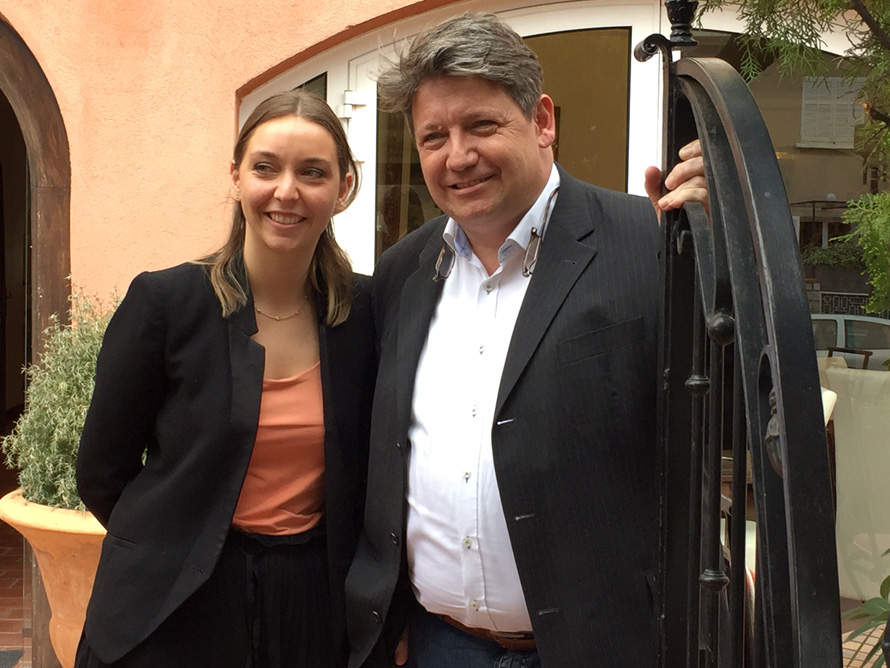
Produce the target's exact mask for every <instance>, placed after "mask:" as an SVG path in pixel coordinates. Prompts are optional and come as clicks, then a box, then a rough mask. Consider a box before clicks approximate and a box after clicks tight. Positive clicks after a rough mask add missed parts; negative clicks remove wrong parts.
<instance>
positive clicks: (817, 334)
mask: <svg viewBox="0 0 890 668" xmlns="http://www.w3.org/2000/svg"><path fill="white" fill-rule="evenodd" d="M813 338H814V339H816V350H827V349H828V347H829V346H836V345H837V322H835V321H834V320H813Z"/></svg>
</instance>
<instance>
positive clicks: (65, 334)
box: [2, 295, 113, 509]
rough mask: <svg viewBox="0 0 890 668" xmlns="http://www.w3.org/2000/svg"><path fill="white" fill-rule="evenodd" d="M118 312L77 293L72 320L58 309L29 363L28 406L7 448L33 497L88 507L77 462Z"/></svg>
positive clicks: (30, 498) (5, 444) (49, 502)
mask: <svg viewBox="0 0 890 668" xmlns="http://www.w3.org/2000/svg"><path fill="white" fill-rule="evenodd" d="M112 312H113V309H105V310H103V309H102V308H100V307H99V306H97V305H96V304H95V303H94V301H91V300H90V299H88V298H86V297H84V296H82V295H74V296H73V297H72V298H71V307H70V311H69V315H70V321H71V324H62V323H60V322H59V319H58V317H57V316H56V315H53V316H52V324H51V325H50V326H49V327H48V328H47V329H46V330H45V332H44V334H45V337H44V341H45V348H44V351H43V353H42V354H41V355H40V359H39V361H38V362H37V363H35V364H32V365H31V366H29V367H28V368H26V369H25V374H26V376H27V378H28V389H27V391H26V393H25V411H24V413H22V415H21V417H19V419H18V421H17V422H16V424H15V428H14V429H13V431H12V433H11V434H10V435H9V436H7V437H6V438H4V439H3V445H2V449H3V452H4V454H5V455H6V463H7V465H8V466H11V467H14V468H17V469H19V470H20V473H19V484H20V485H21V487H22V493H23V495H24V497H25V498H26V499H27V500H28V501H32V502H34V503H40V504H44V505H48V506H54V507H58V508H70V509H83V503H82V502H81V500H80V496H78V494H77V484H76V481H75V476H74V467H75V462H76V459H77V448H78V446H79V443H80V434H81V431H83V422H84V419H85V417H86V413H87V408H89V405H90V399H91V398H92V395H93V385H94V382H95V373H96V356H97V355H98V354H99V348H100V347H101V345H102V336H103V335H104V333H105V328H106V326H107V325H108V321H109V319H110V317H111V313H112Z"/></svg>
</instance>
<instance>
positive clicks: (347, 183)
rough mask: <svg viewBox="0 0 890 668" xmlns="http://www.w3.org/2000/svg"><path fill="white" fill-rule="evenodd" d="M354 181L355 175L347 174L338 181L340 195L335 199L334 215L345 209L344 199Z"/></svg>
mask: <svg viewBox="0 0 890 668" xmlns="http://www.w3.org/2000/svg"><path fill="white" fill-rule="evenodd" d="M354 181H355V174H352V173H351V172H350V173H348V174H347V175H346V176H345V177H344V178H342V179H340V193H339V196H338V197H337V204H336V205H335V206H334V213H340V212H341V211H343V210H344V209H345V208H346V199H347V198H348V197H349V193H350V192H351V191H352V184H353V182H354Z"/></svg>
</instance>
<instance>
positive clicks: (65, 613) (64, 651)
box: [0, 489, 105, 668]
mask: <svg viewBox="0 0 890 668" xmlns="http://www.w3.org/2000/svg"><path fill="white" fill-rule="evenodd" d="M0 519H2V520H3V521H4V522H6V523H7V524H9V525H10V526H12V527H13V528H14V529H15V530H16V531H18V532H19V533H20V534H22V535H23V536H24V537H25V538H26V539H27V540H28V542H29V543H30V544H31V549H33V550H34V555H35V556H36V557H37V564H38V566H39V567H40V574H41V576H42V577H43V585H44V587H45V589H46V597H47V599H48V600H49V607H50V610H51V612H52V615H51V617H50V624H49V635H50V640H51V641H52V644H53V649H54V650H55V652H56V656H57V657H58V659H59V662H60V663H61V664H62V666H63V668H73V666H74V655H75V652H76V650H77V643H78V641H79V640H80V633H81V630H82V629H83V621H84V617H85V616H86V609H87V603H88V602H89V600H90V592H91V591H92V589H93V580H94V579H95V577H96V566H97V565H98V563H99V553H100V551H101V548H102V538H103V537H104V536H105V529H104V528H103V527H102V525H101V524H99V522H98V521H97V520H96V518H95V517H93V516H92V515H91V514H90V513H88V512H82V511H79V510H65V509H63V508H50V507H48V506H42V505H40V504H37V503H30V502H28V501H26V500H25V499H24V497H23V496H22V490H21V489H17V490H15V491H13V492H10V493H9V494H7V495H6V496H4V497H3V498H2V499H0Z"/></svg>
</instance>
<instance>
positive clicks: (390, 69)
mask: <svg viewBox="0 0 890 668" xmlns="http://www.w3.org/2000/svg"><path fill="white" fill-rule="evenodd" d="M387 65H388V66H387V67H386V69H384V70H383V71H382V72H381V73H380V75H379V76H378V77H377V99H378V104H379V105H380V108H381V109H382V110H383V111H395V112H398V111H400V112H402V113H404V114H405V117H406V118H407V119H408V127H409V128H410V130H411V132H412V133H413V132H414V123H413V119H412V114H411V106H412V104H413V102H414V94H415V93H416V92H417V89H418V88H420V87H421V86H422V85H423V84H424V83H425V82H426V81H427V80H429V79H434V78H437V77H481V78H483V79H487V80H489V81H493V82H494V83H498V84H501V85H502V86H504V87H505V88H506V89H507V91H508V92H509V94H510V97H512V98H513V99H514V100H515V101H516V103H517V104H518V105H519V107H520V109H522V112H523V113H524V114H525V116H526V118H529V119H530V118H531V117H532V113H533V112H534V109H535V105H536V104H537V103H538V99H539V98H540V97H541V93H542V91H543V75H542V73H541V64H540V63H539V62H538V56H537V55H535V52H534V51H532V50H531V49H530V48H528V47H527V46H526V45H525V43H524V42H523V41H522V38H521V37H520V36H519V35H518V34H517V33H516V31H514V30H513V29H512V28H510V27H509V26H508V25H506V24H505V23H504V22H503V21H501V20H500V19H499V18H498V17H497V16H495V15H494V14H475V13H465V14H462V15H460V16H456V17H454V18H451V19H448V20H447V21H444V22H443V23H440V24H439V25H437V26H435V27H433V28H430V29H428V30H425V31H424V32H422V33H420V34H419V35H417V36H415V37H414V38H413V39H412V40H411V42H410V44H409V45H408V49H407V51H405V52H404V53H402V54H401V56H399V57H398V60H397V61H396V62H389V63H387Z"/></svg>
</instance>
